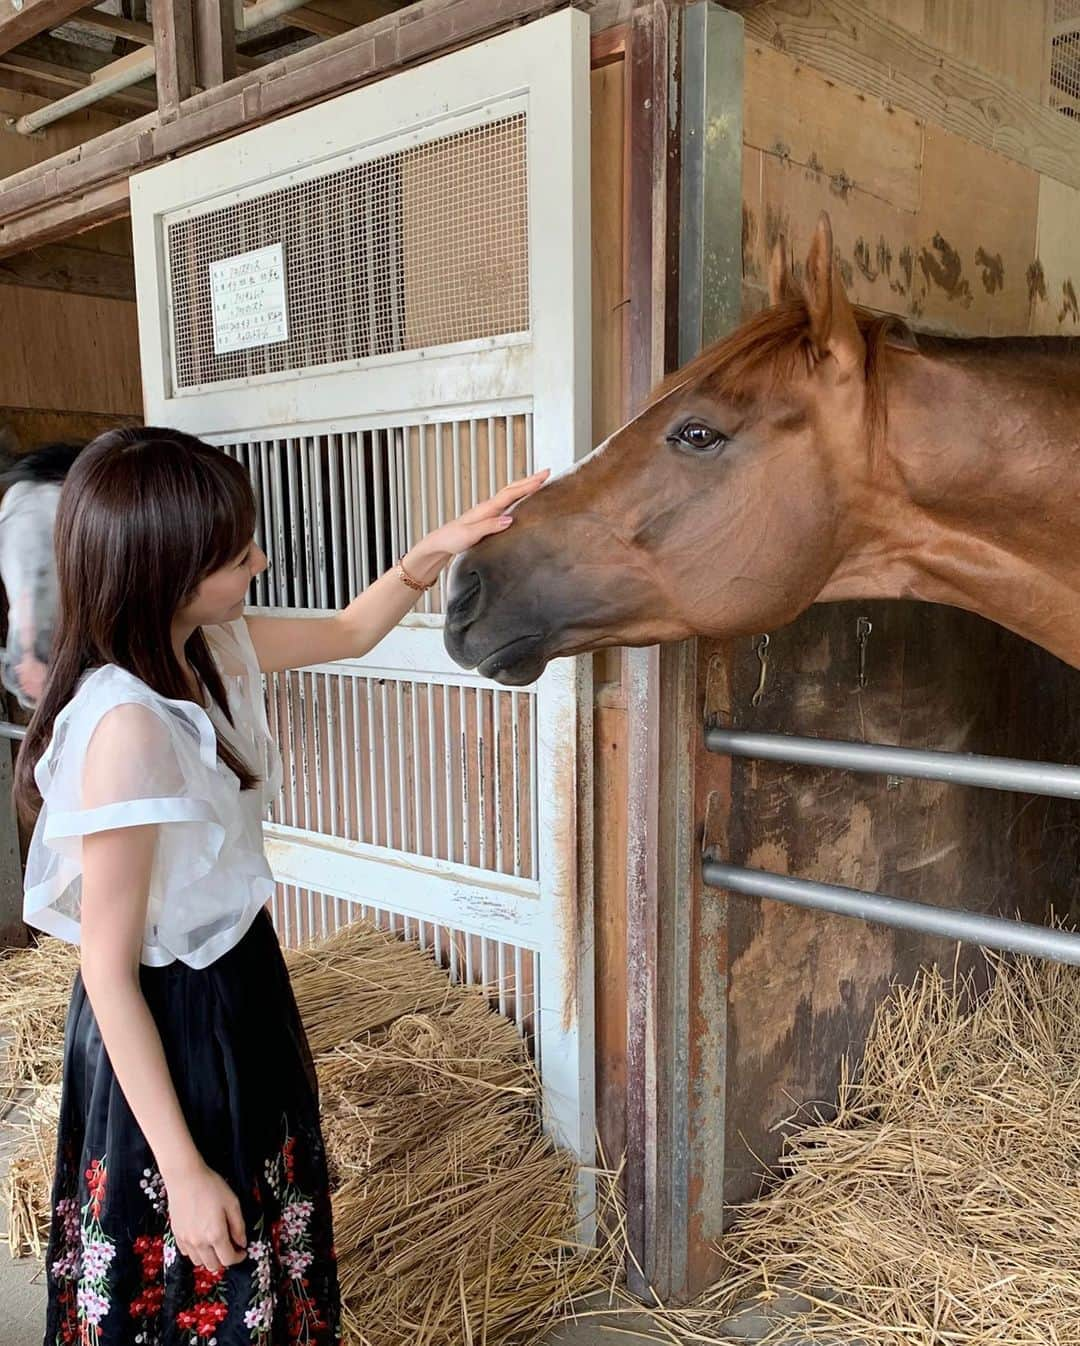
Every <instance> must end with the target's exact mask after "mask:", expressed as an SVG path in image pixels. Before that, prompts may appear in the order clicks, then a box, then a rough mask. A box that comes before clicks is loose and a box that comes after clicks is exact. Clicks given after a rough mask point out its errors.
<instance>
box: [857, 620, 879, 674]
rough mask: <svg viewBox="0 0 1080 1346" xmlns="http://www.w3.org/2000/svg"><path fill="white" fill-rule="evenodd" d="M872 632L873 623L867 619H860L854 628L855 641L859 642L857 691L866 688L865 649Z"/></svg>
mask: <svg viewBox="0 0 1080 1346" xmlns="http://www.w3.org/2000/svg"><path fill="white" fill-rule="evenodd" d="M873 630H874V623H873V622H872V621H871V620H870V618H869V617H860V618H859V620H858V622H857V624H856V627H855V631H856V639H857V640H858V642H859V689H860V691H861V690H862V688H864V687H865V686H866V648H867V646H868V645H869V644H870V636H871V634H872V632H873Z"/></svg>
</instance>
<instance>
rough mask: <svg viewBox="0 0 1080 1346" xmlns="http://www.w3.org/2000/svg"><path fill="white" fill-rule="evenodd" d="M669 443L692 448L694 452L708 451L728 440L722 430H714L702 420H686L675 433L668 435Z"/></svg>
mask: <svg viewBox="0 0 1080 1346" xmlns="http://www.w3.org/2000/svg"><path fill="white" fill-rule="evenodd" d="M668 442H669V443H670V444H679V445H682V447H683V448H687V449H693V450H694V452H695V453H708V452H709V450H710V449H715V448H718V447H720V446H722V445H724V444H726V443H727V442H728V437H727V435H725V434H724V433H723V431H722V430H716V429H714V428H713V426H711V425H706V424H705V422H704V421H687V422H686V424H685V425H683V426H681V427H680V428H679V429H678V430H676V431H675V433H674V434H673V435H671V436H669V439H668Z"/></svg>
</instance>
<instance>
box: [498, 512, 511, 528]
mask: <svg viewBox="0 0 1080 1346" xmlns="http://www.w3.org/2000/svg"><path fill="white" fill-rule="evenodd" d="M513 522H514V516H513V515H512V514H501V515H500V516H499V527H500V528H509V527H510V525H511V524H512V523H513Z"/></svg>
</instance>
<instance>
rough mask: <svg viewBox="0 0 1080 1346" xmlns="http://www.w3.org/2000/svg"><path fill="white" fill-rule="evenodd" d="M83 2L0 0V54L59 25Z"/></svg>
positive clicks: (80, 6)
mask: <svg viewBox="0 0 1080 1346" xmlns="http://www.w3.org/2000/svg"><path fill="white" fill-rule="evenodd" d="M85 4H86V0H0V53H3V52H5V51H11V50H12V49H13V48H15V47H18V46H20V45H21V44H22V43H23V42H25V41H26V40H27V39H28V38H31V37H36V36H37V34H38V33H46V32H48V30H49V29H50V28H59V26H60V25H61V24H62V23H66V22H67V20H68V19H70V18H73V17H74V16H75V15H76V14H78V12H79V10H80V9H83V8H84V7H85Z"/></svg>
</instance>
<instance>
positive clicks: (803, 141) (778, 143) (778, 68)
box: [743, 42, 922, 211]
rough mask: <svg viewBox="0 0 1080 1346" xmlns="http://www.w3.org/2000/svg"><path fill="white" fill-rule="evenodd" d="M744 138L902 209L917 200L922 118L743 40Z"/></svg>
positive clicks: (842, 191) (836, 187) (837, 185)
mask: <svg viewBox="0 0 1080 1346" xmlns="http://www.w3.org/2000/svg"><path fill="white" fill-rule="evenodd" d="M745 78H746V89H745V107H744V114H743V115H744V118H745V120H744V128H743V140H744V142H745V144H747V145H749V146H752V147H753V148H755V149H760V150H765V151H767V152H768V153H770V154H775V155H777V156H779V157H780V158H782V159H784V160H786V161H788V162H789V163H790V164H791V165H792V166H794V167H797V168H806V169H812V170H813V171H814V172H816V173H818V174H820V175H822V176H824V177H825V178H827V179H828V181H829V183H830V185H831V187H832V190H833V192H834V193H835V194H836V195H837V196H840V197H843V196H845V195H846V194H847V193H848V192H850V191H852V190H855V189H857V190H859V191H861V192H863V193H864V194H866V195H868V196H874V197H879V198H880V199H881V200H883V201H886V202H887V203H888V204H890V205H892V206H896V207H899V208H900V209H902V210H908V211H915V210H917V209H918V205H919V168H920V163H921V159H922V123H921V121H920V120H919V119H918V118H917V117H913V116H912V115H911V113H909V112H904V111H903V110H901V109H898V108H894V107H893V106H891V105H890V104H889V103H887V102H885V101H883V100H881V99H879V98H875V97H874V96H873V95H872V94H866V93H863V92H862V91H861V90H859V89H857V88H852V87H851V86H849V85H843V84H837V83H835V82H834V81H831V80H827V79H826V78H825V77H824V76H823V75H820V74H818V72H817V71H815V70H814V69H812V68H811V67H810V66H807V65H802V64H800V63H799V62H798V61H795V60H792V58H791V57H789V56H786V55H785V54H784V53H783V52H779V51H776V50H775V49H774V48H772V47H766V46H763V45H761V44H760V43H756V42H751V43H748V44H747V50H746V75H745Z"/></svg>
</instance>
